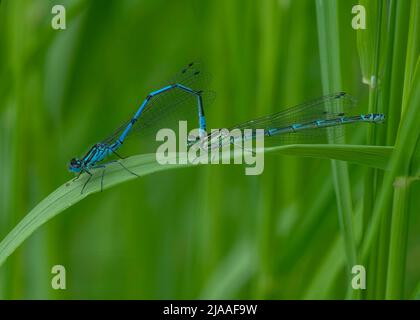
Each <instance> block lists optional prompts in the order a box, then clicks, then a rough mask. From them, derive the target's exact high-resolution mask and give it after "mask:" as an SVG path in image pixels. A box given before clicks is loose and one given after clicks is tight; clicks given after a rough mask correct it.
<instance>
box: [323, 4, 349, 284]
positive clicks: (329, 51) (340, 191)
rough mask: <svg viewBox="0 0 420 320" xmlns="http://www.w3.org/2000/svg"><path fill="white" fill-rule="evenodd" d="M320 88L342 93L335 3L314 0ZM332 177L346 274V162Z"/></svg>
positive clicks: (337, 166) (336, 167)
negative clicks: (344, 252)
mask: <svg viewBox="0 0 420 320" xmlns="http://www.w3.org/2000/svg"><path fill="white" fill-rule="evenodd" d="M316 8H317V10H316V12H317V24H318V36H319V40H318V41H319V49H320V59H321V75H322V87H323V91H324V94H328V93H331V92H337V91H341V90H342V88H341V64H340V35H339V24H338V3H337V1H335V0H317V1H316ZM331 167H332V175H333V181H334V189H335V194H336V197H337V206H338V214H339V217H338V220H339V223H340V228H341V232H342V234H343V237H344V247H345V250H346V257H347V272H348V275H349V276H350V270H351V268H352V266H354V265H356V264H357V248H356V241H355V238H354V234H353V208H352V199H351V191H350V180H349V174H348V167H347V164H346V163H342V162H337V161H332V162H331Z"/></svg>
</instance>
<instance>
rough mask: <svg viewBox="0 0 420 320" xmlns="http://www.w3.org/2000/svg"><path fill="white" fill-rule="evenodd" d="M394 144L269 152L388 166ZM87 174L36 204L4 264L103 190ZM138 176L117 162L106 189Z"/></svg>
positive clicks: (151, 167) (130, 163)
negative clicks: (65, 213)
mask: <svg viewBox="0 0 420 320" xmlns="http://www.w3.org/2000/svg"><path fill="white" fill-rule="evenodd" d="M392 150H393V149H392V147H377V146H373V147H369V146H358V145H290V146H280V147H275V148H270V149H267V150H265V152H266V153H275V154H283V155H295V156H303V157H312V158H323V159H339V160H346V161H350V162H353V163H356V164H360V165H366V166H373V167H376V168H380V169H386V168H387V162H388V159H389V158H390V157H391V155H392ZM124 165H125V166H126V167H127V168H129V169H130V170H132V171H133V172H135V173H136V174H138V175H139V176H145V175H148V174H151V173H154V172H157V171H163V170H168V169H174V168H183V167H187V166H192V164H188V165H178V164H172V165H160V164H158V163H157V162H156V160H155V154H145V155H136V156H132V157H130V158H127V159H125V160H124ZM86 178H87V177H81V178H80V179H78V180H76V181H72V180H70V181H68V182H67V183H65V184H63V185H62V186H61V187H59V188H58V189H56V190H55V191H54V192H52V193H51V194H50V195H48V196H47V197H46V198H45V199H44V200H42V201H41V202H40V203H39V204H38V205H37V206H35V208H33V209H32V210H31V211H30V212H29V213H28V214H27V215H26V216H25V217H24V218H23V219H22V220H21V221H20V222H19V223H18V224H17V225H16V227H15V228H14V229H13V230H12V231H11V232H10V233H9V234H8V235H7V236H6V237H5V238H4V239H3V240H2V242H1V243H0V265H2V264H3V262H4V261H5V260H6V259H7V257H8V256H9V255H10V254H12V253H13V252H14V251H15V249H16V248H17V247H18V246H19V245H20V244H21V243H22V242H23V241H25V240H26V239H27V238H28V237H29V236H30V235H31V234H32V233H33V232H34V231H35V230H37V229H38V228H39V227H40V226H41V225H43V224H44V223H45V222H47V221H48V220H50V219H51V218H53V217H54V216H56V215H57V214H59V213H60V212H62V211H64V210H65V209H67V208H69V207H71V206H73V205H74V204H76V203H77V202H79V201H81V200H83V199H84V198H86V197H87V196H88V195H90V194H92V193H95V192H98V191H100V180H101V174H95V175H94V176H93V178H92V179H91V182H90V183H89V185H88V187H87V189H86V190H85V192H84V193H83V194H81V193H80V190H81V188H82V186H83V184H84V182H85V181H86V180H85V179H86ZM135 178H136V177H135V176H134V175H132V174H130V173H128V172H127V171H126V170H125V169H123V168H122V167H121V166H120V165H118V164H117V163H113V164H110V165H109V166H107V171H106V176H105V182H104V189H108V188H110V187H112V186H115V185H118V184H121V183H123V182H125V181H128V180H132V179H135Z"/></svg>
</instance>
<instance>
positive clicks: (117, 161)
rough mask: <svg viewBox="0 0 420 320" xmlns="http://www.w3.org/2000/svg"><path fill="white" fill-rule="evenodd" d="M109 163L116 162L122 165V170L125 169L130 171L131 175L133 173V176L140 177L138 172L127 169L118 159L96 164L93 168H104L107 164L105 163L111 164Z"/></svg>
mask: <svg viewBox="0 0 420 320" xmlns="http://www.w3.org/2000/svg"><path fill="white" fill-rule="evenodd" d="M111 163H118V164H119V165H120V166H121V167H123V169H124V170H126V171H127V172H129V173H131V174H132V175H134V176H136V177H140V176H139V175H138V174H136V173H134V172H133V171H131V170H130V169H128V168H127V167H126V166H125V165H123V164H122V163H121V162H120V161H118V160H114V161H110V162H107V163H106V164H103V165H101V166H97V167H95V169H96V168H101V167H103V168H105V166H107V165H109V164H111Z"/></svg>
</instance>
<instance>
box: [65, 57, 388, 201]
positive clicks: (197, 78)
mask: <svg viewBox="0 0 420 320" xmlns="http://www.w3.org/2000/svg"><path fill="white" fill-rule="evenodd" d="M207 78H208V76H207V74H206V73H205V72H203V71H202V70H201V66H200V64H198V63H190V64H189V65H188V66H186V67H185V68H183V69H182V70H181V72H179V73H178V74H177V75H176V76H175V77H174V78H173V79H172V80H171V81H170V82H169V84H167V85H166V86H163V87H161V88H159V89H158V90H156V91H153V92H151V93H150V94H149V95H147V97H146V98H145V99H144V101H143V102H142V103H141V105H140V107H139V108H138V109H137V111H136V112H135V114H134V116H133V117H132V118H131V119H129V120H128V121H127V122H125V123H124V124H123V125H121V126H120V127H119V128H118V129H117V130H116V131H115V132H114V133H113V134H112V135H111V136H110V137H108V138H106V139H104V140H102V141H101V142H99V143H96V144H95V145H93V146H92V147H91V149H90V150H89V151H88V152H87V153H86V154H85V156H84V157H83V158H81V159H77V158H73V159H72V160H71V161H70V164H69V170H70V171H71V172H74V173H76V174H77V176H76V178H75V179H78V178H79V176H80V175H81V174H82V173H86V174H87V175H88V178H87V180H86V181H85V183H84V185H83V187H82V190H81V193H83V190H84V189H85V187H86V185H87V184H88V183H89V181H90V179H91V177H92V175H93V173H94V172H93V171H96V170H97V169H102V172H101V190H102V189H103V182H104V175H105V170H106V166H107V165H108V164H110V163H118V164H119V165H120V166H121V167H122V168H124V169H125V170H126V171H127V172H129V173H130V174H132V175H135V176H137V174H136V173H135V172H133V171H131V170H129V169H128V168H127V167H126V166H124V164H123V163H122V162H121V161H120V160H114V161H109V162H104V160H105V159H106V158H108V157H109V156H111V155H115V156H116V157H118V158H122V157H121V156H120V154H119V149H120V148H121V147H122V146H123V144H124V143H125V142H126V140H127V139H128V138H129V137H133V136H136V134H141V133H143V132H147V131H148V130H149V129H150V128H155V129H156V128H165V127H166V123H167V121H166V122H165V119H171V115H172V118H173V115H174V114H177V113H179V114H180V116H178V117H175V121H178V120H181V118H182V113H183V112H185V113H188V114H190V113H191V112H194V113H195V119H196V123H197V124H198V129H199V130H198V134H197V135H196V136H190V137H189V138H188V142H187V145H188V147H192V146H193V145H195V146H196V145H197V144H200V148H206V149H209V148H212V147H213V146H219V145H220V144H221V143H222V144H223V143H234V142H235V139H234V137H229V139H228V140H226V139H224V137H223V136H215V135H214V134H212V133H209V134H207V133H206V128H207V124H206V117H205V107H207V106H208V104H209V103H210V102H211V100H212V99H213V97H214V95H213V94H212V92H211V91H207V90H205V86H206V79H207ZM355 104H356V103H355V99H354V98H353V97H351V96H350V95H349V94H347V93H344V92H339V93H333V94H330V95H326V96H323V97H321V98H318V99H315V100H312V101H309V102H306V103H303V104H300V105H297V106H294V107H291V108H288V109H285V110H283V111H280V112H277V113H274V114H271V115H267V116H264V117H261V118H258V119H255V120H250V121H247V122H244V123H242V124H239V125H237V126H234V127H231V128H230V129H229V131H234V130H235V129H237V130H236V131H238V130H239V131H240V132H242V131H241V130H244V129H255V130H256V129H262V130H263V131H262V132H263V138H265V139H268V140H270V141H272V142H273V143H274V144H280V145H281V144H295V143H308V142H312V143H314V142H331V141H334V140H333V139H335V138H336V137H338V136H341V135H342V134H343V132H344V131H343V127H344V125H347V124H355V123H380V122H383V121H384V119H385V115H384V114H376V113H368V114H355V111H354V106H355ZM135 133H136V134H135ZM241 138H242V139H245V140H246V139H251V140H252V139H256V138H258V137H257V136H256V135H255V134H251V135H249V134H248V135H243V136H241ZM215 141H216V142H215ZM117 151H118V152H117Z"/></svg>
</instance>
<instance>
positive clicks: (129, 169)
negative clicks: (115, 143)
mask: <svg viewBox="0 0 420 320" xmlns="http://www.w3.org/2000/svg"><path fill="white" fill-rule="evenodd" d="M117 162H118V163H119V164H120V166H121V167H123V168H124V169H125V170H127V171H128V172H130V173H131V174H132V175H135V176H136V177H140V176H139V175H138V174H136V173H134V172H133V171H131V170H130V169H128V168H127V167H126V166H125V165H123V164H122V163H121V162H119V161H117Z"/></svg>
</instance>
